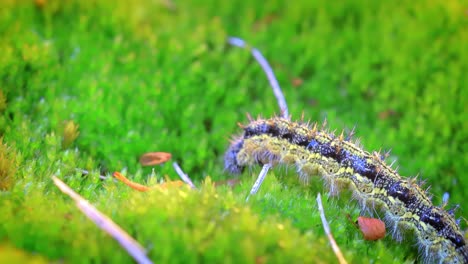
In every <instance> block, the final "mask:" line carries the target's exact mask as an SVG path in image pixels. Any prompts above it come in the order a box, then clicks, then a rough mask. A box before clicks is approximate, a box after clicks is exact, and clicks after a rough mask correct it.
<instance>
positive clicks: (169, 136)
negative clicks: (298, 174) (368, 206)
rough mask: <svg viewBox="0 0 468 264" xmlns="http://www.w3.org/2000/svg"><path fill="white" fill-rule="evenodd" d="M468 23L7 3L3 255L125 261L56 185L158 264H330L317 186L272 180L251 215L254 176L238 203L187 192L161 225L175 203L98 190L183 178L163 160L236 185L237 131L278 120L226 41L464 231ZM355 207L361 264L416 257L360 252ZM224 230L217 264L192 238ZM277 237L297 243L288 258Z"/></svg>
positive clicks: (443, 9) (451, 15) (269, 96)
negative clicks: (166, 155) (386, 153)
mask: <svg viewBox="0 0 468 264" xmlns="http://www.w3.org/2000/svg"><path fill="white" fill-rule="evenodd" d="M467 10H468V5H467V4H466V3H463V1H438V0H430V1H422V2H412V1H406V2H400V3H398V4H396V3H393V2H390V1H383V2H377V1H338V2H329V1H296V2H294V4H292V3H287V2H286V1H267V2H263V1H255V2H245V1H229V2H219V1H196V0H195V1H170V0H166V1H164V0H161V1H143V0H137V1H127V0H123V1H116V2H115V1H107V0H102V1H74V0H68V1H59V0H36V1H12V0H3V1H2V8H0V52H1V55H0V91H1V96H0V99H1V100H0V110H1V111H2V112H1V116H0V133H1V136H2V138H3V139H2V146H1V148H0V189H1V190H0V245H1V243H4V244H5V245H6V246H4V247H1V246H0V255H1V254H3V253H5V252H10V251H11V250H13V249H12V248H18V249H19V250H24V251H26V252H29V253H37V254H39V255H41V256H44V257H45V258H47V259H49V260H65V261H66V262H90V261H97V262H125V261H129V257H128V256H126V254H125V253H124V252H122V251H121V250H120V249H119V247H118V246H117V244H116V243H115V242H113V241H112V240H111V239H110V238H109V237H107V236H106V235H104V234H101V232H99V231H96V230H97V229H96V227H94V225H93V224H92V223H88V222H87V220H85V218H84V217H83V216H81V214H80V213H79V212H78V211H77V210H76V209H75V208H74V205H73V202H72V201H71V200H69V199H68V198H66V197H64V195H62V194H60V193H59V192H58V190H57V189H56V188H55V186H53V184H52V182H51V180H50V176H51V175H53V174H54V175H57V176H58V177H60V178H62V179H64V180H65V181H66V182H67V183H68V184H70V185H71V186H72V187H73V188H74V189H75V190H77V192H79V193H80V194H82V195H83V196H84V197H85V198H87V199H89V200H91V201H92V202H93V203H94V204H95V205H96V206H97V207H98V208H100V209H102V210H103V211H104V212H106V213H108V214H110V215H111V216H112V217H113V218H115V219H116V221H117V222H118V223H119V224H122V225H123V226H124V228H127V229H131V232H130V233H131V234H132V235H134V236H136V237H137V239H139V241H140V242H141V243H143V244H144V246H145V247H146V248H148V250H149V255H150V257H152V258H153V259H154V260H159V262H184V263H187V262H221V261H224V262H237V261H238V260H239V259H242V260H245V261H246V262H256V263H263V262H282V261H285V260H288V261H291V260H294V259H295V260H302V261H304V262H308V261H310V262H315V261H318V259H316V256H317V254H319V253H320V254H323V252H327V253H326V254H329V255H327V256H328V257H323V258H322V259H323V261H324V262H329V261H331V262H334V261H335V260H334V256H333V254H332V252H331V250H330V249H329V247H328V245H327V242H326V238H325V236H324V235H323V230H322V229H321V224H320V220H319V217H318V213H317V210H316V205H315V198H314V197H315V195H316V193H317V192H326V190H324V189H323V188H322V186H321V183H320V182H319V181H316V182H315V183H314V185H313V186H312V187H311V188H302V187H298V186H297V185H296V184H294V183H287V184H284V183H282V182H278V181H277V180H276V178H275V177H269V178H268V180H267V182H266V183H265V186H262V191H261V192H260V193H259V195H258V196H257V198H256V199H255V200H254V201H252V202H251V203H248V204H246V203H244V202H243V199H244V198H245V195H246V194H247V193H248V190H249V189H250V185H251V184H252V183H253V178H252V177H255V175H256V174H257V173H258V172H259V169H258V170H256V169H253V170H251V171H250V172H247V173H245V175H244V176H243V177H242V181H241V184H240V186H237V187H236V188H234V189H233V190H230V189H229V188H221V189H216V190H212V189H210V187H206V188H207V189H208V190H207V191H206V192H207V194H206V196H207V197H208V198H203V197H204V194H203V191H202V193H191V192H188V194H187V195H188V197H189V198H186V200H183V199H182V198H181V199H182V200H177V199H176V198H174V199H176V200H174V201H172V204H173V205H174V207H171V208H166V207H165V206H163V205H162V204H165V203H166V202H167V203H168V204H171V202H169V201H167V200H166V199H168V198H167V197H166V196H164V194H161V193H153V194H136V193H135V192H134V191H133V190H130V189H128V188H127V187H125V186H122V185H121V184H119V183H114V182H113V181H112V180H111V179H108V180H105V181H101V180H99V178H98V175H99V174H100V173H102V174H108V173H110V172H112V171H122V170H123V171H124V172H128V174H129V177H130V178H132V179H134V180H135V181H139V182H142V183H153V184H155V183H156V178H157V179H161V178H163V177H164V175H168V177H169V178H171V179H174V180H175V179H177V175H176V174H175V172H174V171H173V169H172V166H171V165H170V164H169V163H168V164H165V165H163V166H159V167H156V168H154V169H152V168H142V167H141V165H139V163H138V158H139V156H140V155H141V154H142V153H145V152H150V151H166V152H170V153H172V157H173V160H174V161H177V162H178V163H179V164H180V165H181V166H182V168H183V169H184V170H185V171H186V172H187V173H188V174H189V175H190V176H191V178H192V179H194V180H195V181H196V182H197V184H202V183H201V182H202V180H203V179H204V178H205V177H207V176H210V177H211V178H212V179H214V180H222V179H228V178H230V177H232V176H230V175H228V174H227V173H226V172H224V171H223V155H224V151H225V150H226V149H227V146H228V145H229V139H230V138H232V136H233V135H238V134H239V133H240V129H239V128H238V127H237V123H238V122H241V123H246V122H247V118H246V113H250V114H251V115H252V116H262V117H271V116H273V115H275V114H278V113H279V109H278V106H277V103H276V100H275V98H274V96H273V93H272V91H271V88H270V86H269V84H268V82H267V79H266V77H265V75H264V74H263V72H262V71H261V69H260V67H259V65H258V64H257V63H256V62H255V61H254V60H253V59H252V58H251V55H250V53H249V52H248V51H247V50H243V49H240V48H236V47H231V46H229V45H227V43H226V39H227V37H228V36H239V37H241V38H243V39H245V40H246V41H247V42H249V43H250V44H251V45H253V46H255V47H257V48H258V49H260V50H261V51H262V52H263V54H264V55H265V57H266V58H268V60H269V61H270V64H271V65H272V67H273V69H274V71H275V73H276V75H277V77H278V80H279V82H280V84H281V86H282V88H283V91H284V93H285V96H286V100H287V102H288V105H289V108H290V113H291V114H292V118H293V119H299V118H300V116H301V114H302V113H304V116H305V117H306V119H310V120H311V121H318V122H319V123H321V122H322V121H323V120H324V119H326V120H327V123H328V125H329V127H330V129H331V130H337V131H341V130H342V129H344V130H345V131H349V130H351V129H352V128H353V127H356V138H359V139H360V141H361V142H362V144H363V145H364V146H365V148H366V149H367V150H369V151H372V150H379V149H382V150H388V149H392V152H391V156H390V157H389V162H392V161H394V160H396V164H397V165H398V168H399V169H398V170H399V172H400V173H401V174H402V175H405V176H415V175H417V174H419V175H420V178H421V179H424V180H426V181H427V184H426V185H425V187H428V186H431V190H430V191H431V193H433V194H434V198H433V201H434V203H435V204H441V202H442V195H443V193H444V192H448V193H449V194H450V200H449V204H450V206H452V205H454V204H461V209H460V210H458V213H457V216H459V217H460V216H464V217H465V218H466V217H468V213H467V208H466V206H464V203H463V201H464V200H466V199H467V198H468V196H467V195H468V194H467V191H466V190H468V178H467V177H466V171H468V165H467V164H468V155H467V153H468V122H467V114H468V113H467V107H466V106H467V105H468V87H467V83H468V77H467V76H468V75H467V74H466V73H467V72H468V49H467V48H466V46H467V45H466V43H468V30H467V28H468V11H467ZM78 131H79V134H78ZM75 136H78V137H77V138H76V140H74V138H75ZM76 168H81V169H86V170H89V171H90V172H91V174H90V175H88V177H82V176H81V173H79V172H77V171H76ZM274 173H275V174H277V175H279V176H281V175H283V176H284V174H286V172H284V170H276V171H275V172H274ZM151 175H152V176H151ZM248 175H251V176H252V177H249V176H248ZM287 175H288V176H289V175H290V176H291V178H294V177H295V176H294V172H293V171H289V172H288V173H287ZM294 180H295V178H294ZM170 192H175V193H177V191H170ZM344 195H345V196H346V194H344ZM148 196H149V197H150V198H151V199H149V198H148ZM175 196H176V197H179V196H177V195H175ZM145 197H146V198H145ZM164 197H166V198H164ZM203 199H206V203H205V204H204V203H203V201H204V200H203ZM347 199H348V198H344V199H330V200H327V202H326V203H327V204H328V205H326V207H327V206H328V207H329V212H328V213H329V214H330V215H329V216H328V217H329V218H330V219H331V222H332V230H334V233H335V236H336V237H337V240H338V242H339V243H340V244H341V245H342V247H343V248H342V250H344V251H345V256H347V258H348V259H349V260H350V261H351V262H353V261H355V262H360V261H362V260H363V259H364V260H368V261H371V262H374V261H377V262H392V261H395V262H398V263H400V262H402V261H410V262H411V261H412V260H413V259H415V258H417V254H416V253H414V252H413V253H411V252H412V250H411V249H412V248H411V245H412V244H413V242H407V243H403V244H398V243H395V242H394V241H392V240H391V239H389V238H386V239H385V240H384V241H383V242H378V243H369V242H364V241H362V238H360V236H359V233H358V232H357V231H356V230H355V229H353V225H352V224H351V223H347V220H346V219H347V218H346V215H347V214H351V215H352V216H353V217H354V216H357V215H359V208H357V207H356V206H352V205H347V203H346V201H347ZM148 200H151V201H153V202H147V201H148ZM154 201H159V203H156V202H154ZM193 207H196V208H197V210H200V212H199V213H200V214H199V215H198V214H196V215H195V216H192V215H191V214H190V213H191V211H190V208H193ZM348 207H349V208H348ZM236 208H237V209H236ZM239 208H241V209H239ZM124 209H125V210H124ZM236 210H239V212H240V213H238V214H240V215H237V214H235V213H233V212H236ZM223 213H227V214H229V215H231V214H232V216H230V217H232V219H230V220H226V219H224V218H221V219H220V220H219V222H216V224H215V226H217V227H216V228H214V231H212V232H213V233H210V234H209V235H206V237H205V236H202V238H199V239H200V240H201V241H204V243H206V244H207V245H211V246H213V247H211V246H206V245H205V244H203V243H201V242H200V240H197V239H198V238H197V236H196V235H195V234H196V232H197V230H198V229H197V228H200V229H204V228H205V227H206V226H207V223H210V221H213V220H212V219H216V218H217V217H219V215H223ZM64 215H65V216H66V217H64ZM191 217H193V219H192V220H193V221H194V222H193V223H191V222H190V221H191V220H190V221H189V220H187V219H191ZM242 219H244V221H242ZM245 219H247V220H245ZM255 219H256V220H255ZM155 223H159V224H160V225H161V226H159V227H160V228H162V229H164V230H166V231H164V232H166V233H164V232H159V231H155V230H156V229H155V228H158V226H155ZM236 223H237V224H238V225H239V228H238V229H236V226H237V224H236ZM333 223H334V224H333ZM281 225H284V226H285V227H284V226H283V229H281V228H278V226H281ZM334 225H335V226H334ZM46 226H47V228H46ZM196 227H197V228H196ZM462 227H463V228H466V221H465V220H462ZM184 228H185V229H184ZM262 228H263V229H262ZM180 229H184V230H185V231H184V232H182V231H181V233H180V234H179V233H178V232H177V230H180ZM64 230H68V231H66V232H64ZM239 230H240V231H239ZM258 230H264V233H262V234H261V235H260V234H258V232H259V231H258ZM278 230H279V231H278ZM278 232H280V233H278ZM281 232H282V233H281ZM350 232H351V233H353V235H352V236H350V237H349V233H350ZM90 234H92V235H90ZM213 234H214V235H213ZM340 235H341V236H340ZM167 236H170V237H172V239H171V240H170V241H167V240H164V239H162V238H164V237H167ZM218 238H219V239H220V240H217V239H218ZM281 238H283V239H284V240H285V241H289V242H287V243H292V244H287V243H286V242H284V243H286V244H287V246H284V245H285V244H284V243H283V246H281V243H280V242H278V241H280V240H281ZM161 239H162V240H161ZM244 240H245V241H244ZM100 241H106V242H104V243H103V242H100ZM220 241H222V242H220ZM157 242H159V243H157ZM270 244H271V245H270ZM202 245H205V246H202ZM255 246H256V247H257V251H255V250H253V249H252V250H253V251H252V250H251V251H249V249H251V248H255ZM218 247H219V248H218ZM311 248H313V249H311ZM218 251H222V252H224V253H223V254H220V253H219V254H218V253H216V254H215V253H212V252H218ZM389 251H390V252H392V251H394V252H395V254H394V256H388V255H387V254H385V252H389ZM82 252H85V253H82ZM115 252H118V253H115ZM180 252H186V253H185V255H184V254H181V253H180ZM210 252H211V253H210ZM314 252H315V253H314ZM369 252H370V253H369ZM5 254H6V253H5ZM10 254H14V253H11V252H10ZM25 254H27V253H25ZM320 254H319V255H320Z"/></svg>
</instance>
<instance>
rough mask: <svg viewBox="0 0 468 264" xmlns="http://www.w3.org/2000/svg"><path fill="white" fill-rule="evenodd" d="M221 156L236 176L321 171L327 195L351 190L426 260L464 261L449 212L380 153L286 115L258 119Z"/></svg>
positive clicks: (466, 252)
mask: <svg viewBox="0 0 468 264" xmlns="http://www.w3.org/2000/svg"><path fill="white" fill-rule="evenodd" d="M242 128H243V130H244V133H243V135H242V136H241V137H240V138H238V139H236V140H234V141H233V142H232V144H231V145H230V147H229V149H228V151H227V152H226V154H225V168H226V170H227V171H229V172H230V173H234V174H239V173H241V172H242V171H243V169H244V168H245V167H246V166H252V165H255V164H267V163H269V164H272V165H275V164H284V165H292V166H294V167H295V168H296V171H297V173H298V174H299V178H300V180H301V181H303V182H306V183H307V182H308V181H309V179H310V177H312V176H315V175H321V176H322V178H323V179H324V181H325V183H326V185H327V186H328V187H329V189H330V192H331V193H338V192H339V191H340V190H342V189H349V190H351V191H352V193H353V196H354V197H355V198H356V200H357V201H359V203H360V205H361V207H362V208H363V209H367V210H369V209H372V210H373V209H380V211H381V212H382V213H383V215H384V220H385V222H386V224H387V226H389V227H390V228H391V230H392V233H393V236H394V238H396V239H397V240H400V239H401V238H402V235H403V234H404V233H406V232H405V231H407V230H408V231H413V233H414V234H415V236H416V238H417V242H418V245H419V250H420V252H421V254H422V255H423V256H424V258H423V262H425V263H434V262H439V263H468V245H467V241H465V238H464V237H463V235H462V231H461V229H460V227H459V226H458V224H457V222H456V221H455V219H454V212H453V210H448V211H446V210H444V209H443V208H441V207H438V206H435V205H433V204H432V202H431V200H430V198H429V197H428V195H427V194H426V193H425V191H423V190H422V189H421V188H420V186H419V185H418V184H417V183H416V181H415V180H414V179H409V178H402V177H401V176H400V175H399V174H398V173H397V172H396V171H395V170H394V169H392V168H391V166H389V165H387V164H386V163H385V162H384V159H383V158H382V157H381V155H380V154H378V153H375V152H374V153H370V152H367V151H365V150H363V149H362V148H361V147H360V146H358V145H357V144H355V143H353V142H351V141H350V140H349V139H346V138H345V137H344V136H343V134H341V135H339V136H336V135H334V134H333V133H329V132H327V131H325V130H322V129H318V128H317V124H315V125H313V126H312V127H311V126H309V125H308V124H304V123H301V122H291V121H289V120H288V119H284V118H279V117H275V118H271V119H258V120H254V121H252V122H251V123H250V124H248V125H246V126H242Z"/></svg>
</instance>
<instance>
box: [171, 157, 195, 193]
mask: <svg viewBox="0 0 468 264" xmlns="http://www.w3.org/2000/svg"><path fill="white" fill-rule="evenodd" d="M172 167H174V170H175V171H176V172H177V174H178V175H179V177H180V178H181V179H182V180H183V181H184V182H185V183H187V184H188V185H189V186H190V187H192V189H196V188H197V187H196V186H195V184H193V182H192V180H191V179H190V178H189V176H188V175H187V174H185V173H184V171H183V170H182V169H181V168H180V167H179V164H177V162H174V163H172Z"/></svg>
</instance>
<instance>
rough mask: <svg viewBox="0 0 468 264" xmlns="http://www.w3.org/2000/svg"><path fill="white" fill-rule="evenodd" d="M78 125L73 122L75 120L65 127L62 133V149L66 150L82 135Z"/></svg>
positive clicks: (66, 123) (67, 123) (68, 122)
mask: <svg viewBox="0 0 468 264" xmlns="http://www.w3.org/2000/svg"><path fill="white" fill-rule="evenodd" d="M78 128H79V126H78V124H76V123H75V122H73V120H69V121H66V122H65V124H64V126H63V132H62V148H63V149H66V148H68V147H70V146H71V144H73V142H74V141H75V139H76V138H78V136H79V135H80V132H79V131H78Z"/></svg>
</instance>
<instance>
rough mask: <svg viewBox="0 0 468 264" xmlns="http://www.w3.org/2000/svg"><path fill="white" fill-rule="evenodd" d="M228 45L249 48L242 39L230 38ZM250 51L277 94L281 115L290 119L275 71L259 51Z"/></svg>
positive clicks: (252, 49)
mask: <svg viewBox="0 0 468 264" xmlns="http://www.w3.org/2000/svg"><path fill="white" fill-rule="evenodd" d="M228 43H229V44H231V45H233V46H237V47H241V48H248V45H247V44H246V42H245V41H244V40H243V39H241V38H237V37H229V38H228ZM250 51H251V53H252V56H253V57H254V58H255V59H256V60H257V62H258V63H259V64H260V67H262V69H263V71H264V72H265V74H266V76H267V78H268V81H269V82H270V85H271V88H272V89H273V93H274V94H275V97H276V100H277V101H278V105H279V107H280V110H281V115H282V116H283V117H284V118H286V119H289V111H288V105H287V104H286V99H285V98H284V95H283V91H282V90H281V87H280V85H279V83H278V80H277V79H276V76H275V73H274V72H273V69H272V68H271V66H270V64H269V63H268V61H267V60H266V59H265V57H264V56H263V55H262V53H261V52H260V51H259V50H258V49H256V48H254V47H251V49H250Z"/></svg>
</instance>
